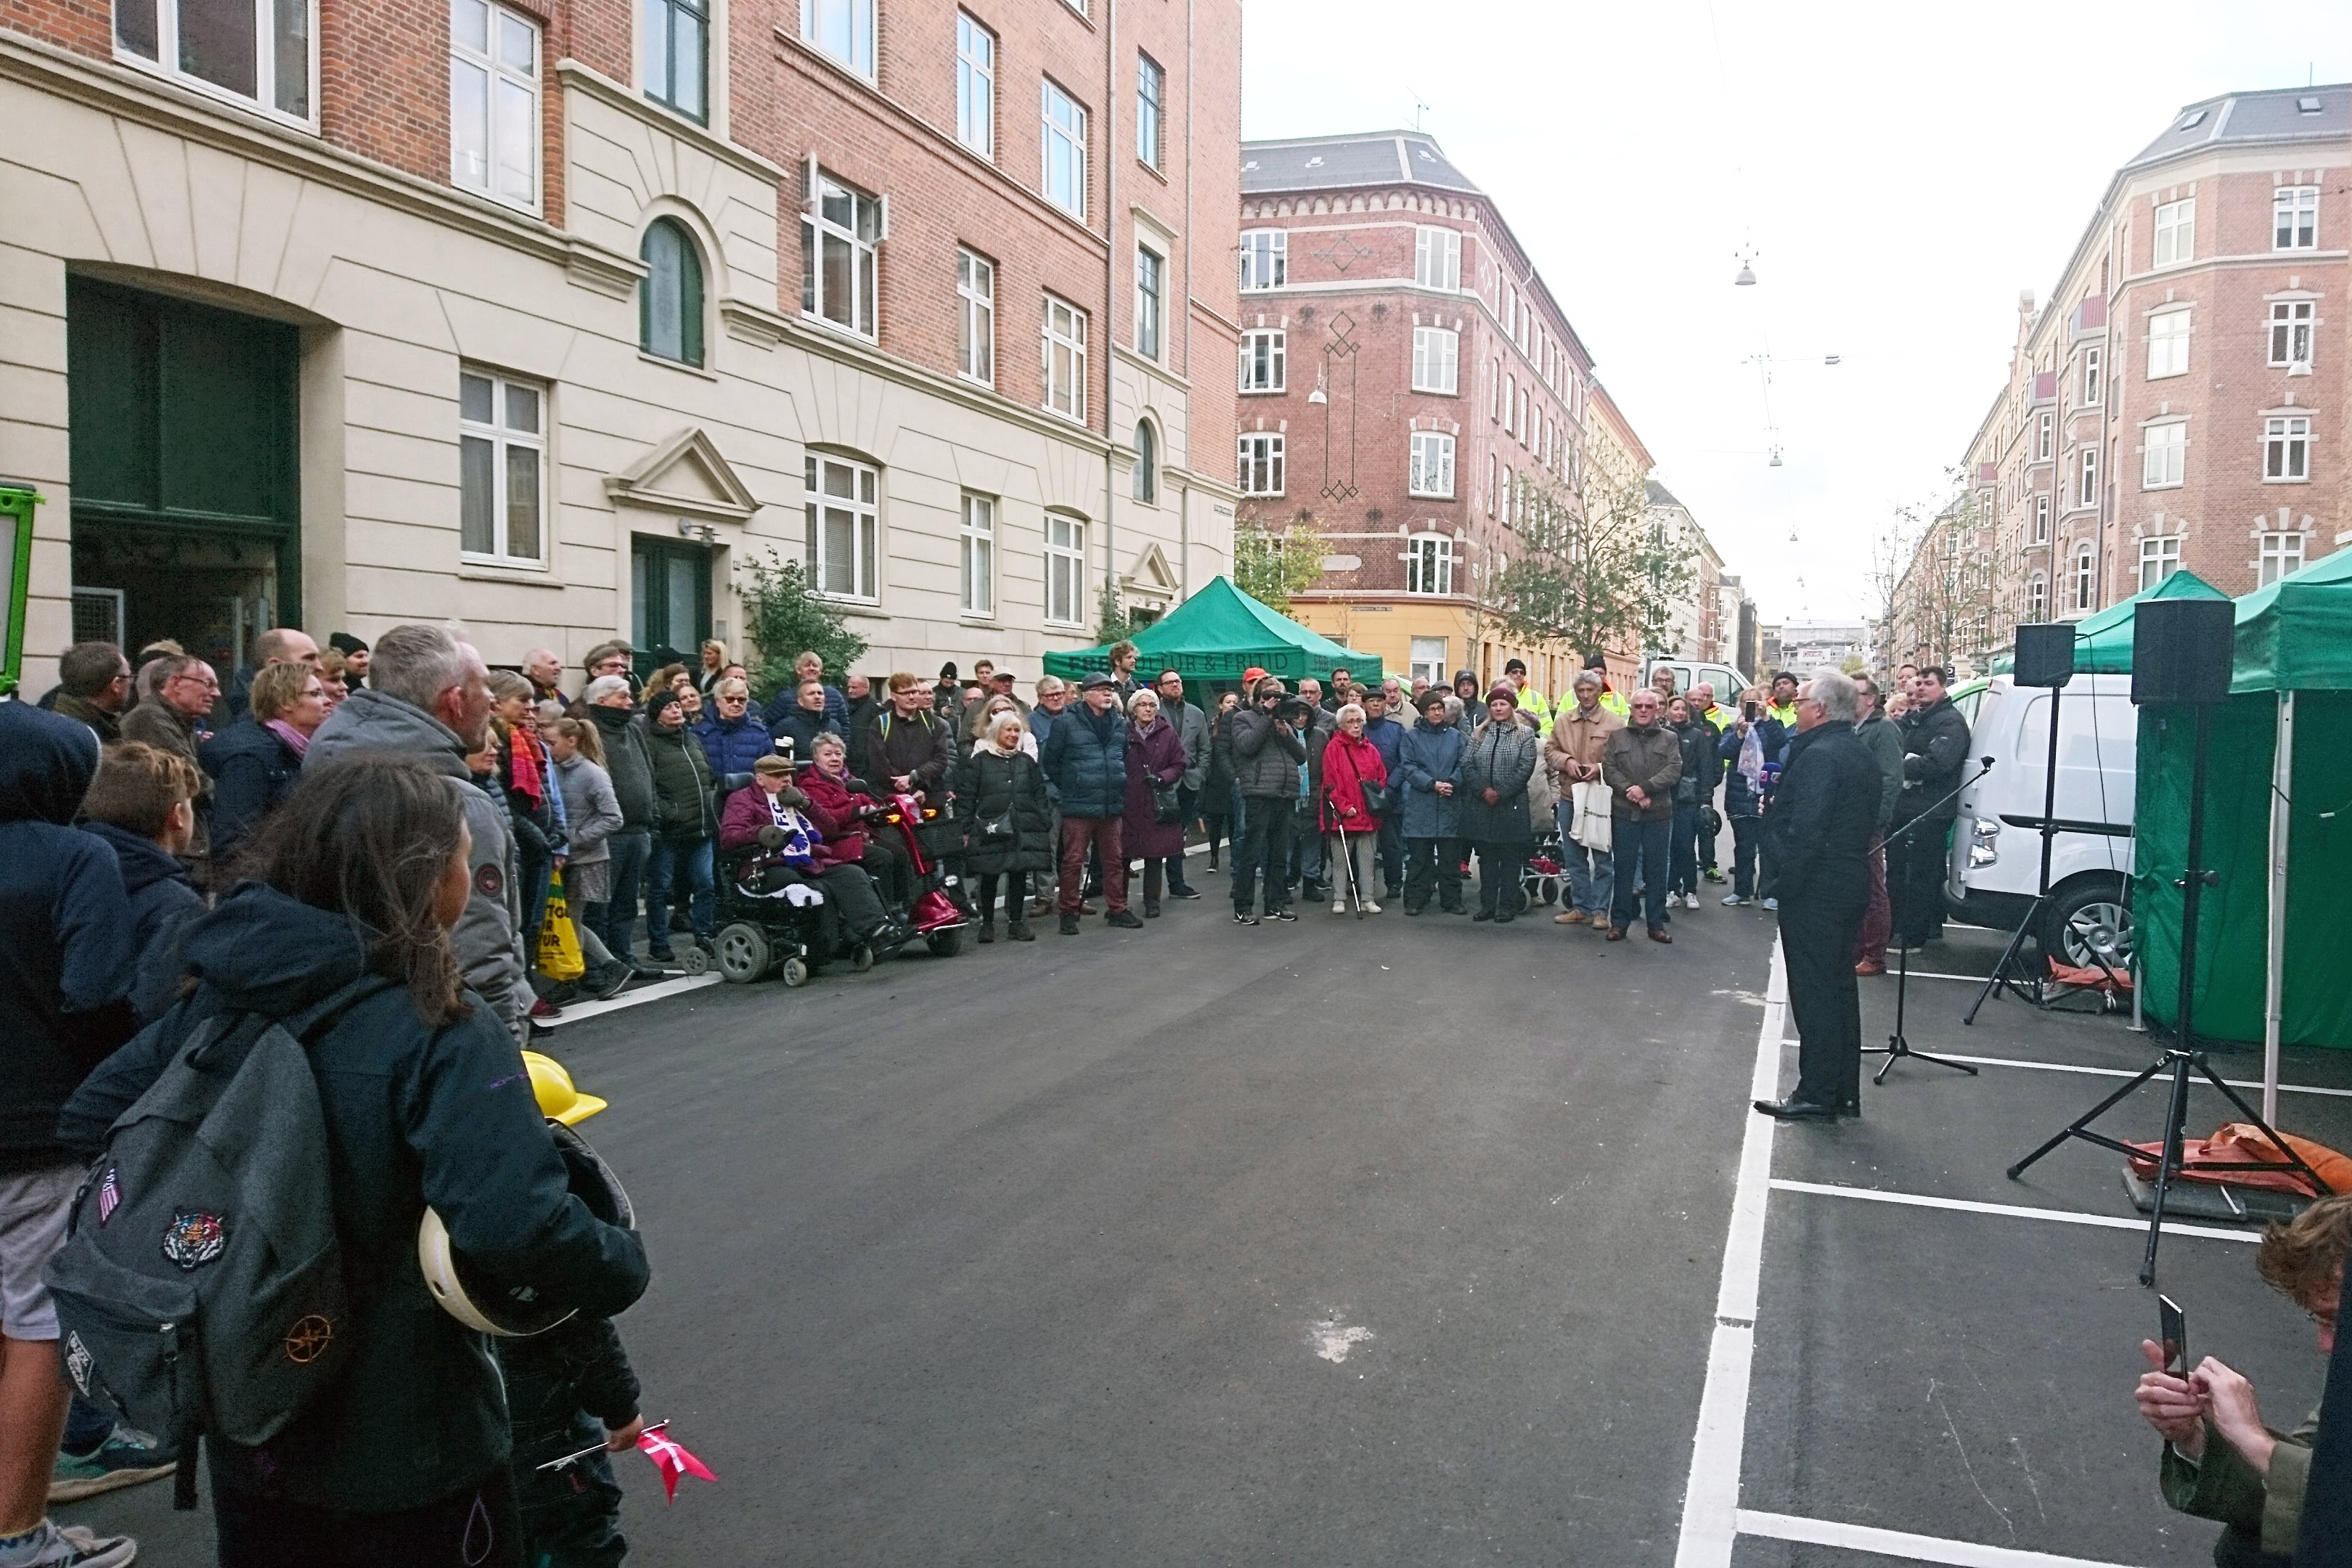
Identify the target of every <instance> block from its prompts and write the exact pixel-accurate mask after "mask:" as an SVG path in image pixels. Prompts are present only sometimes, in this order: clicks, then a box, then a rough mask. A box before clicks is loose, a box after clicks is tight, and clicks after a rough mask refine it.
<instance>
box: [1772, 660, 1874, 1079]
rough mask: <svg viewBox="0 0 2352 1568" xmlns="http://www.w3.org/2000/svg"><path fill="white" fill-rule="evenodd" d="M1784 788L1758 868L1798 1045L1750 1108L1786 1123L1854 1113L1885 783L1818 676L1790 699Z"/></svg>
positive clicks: (1828, 674) (1843, 697)
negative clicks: (1793, 1060) (1792, 1065)
mask: <svg viewBox="0 0 2352 1568" xmlns="http://www.w3.org/2000/svg"><path fill="white" fill-rule="evenodd" d="M1796 708H1797V735H1796V738H1795V739H1794V740H1792V741H1790V742H1789V757H1788V763H1787V764H1786V765H1785V766H1784V767H1783V768H1782V769H1781V771H1780V788H1779V789H1778V790H1776V791H1775V792H1774V793H1773V796H1772V805H1771V807H1770V809H1769V810H1768V811H1767V812H1766V813H1765V814H1764V860H1765V865H1766V866H1767V867H1768V868H1769V873H1770V876H1771V878H1772V881H1773V889H1774V892H1775V895H1776V896H1777V897H1778V898H1779V899H1780V947H1781V959H1782V962H1783V963H1785V964H1786V966H1787V969H1788V975H1789V1010H1790V1013H1791V1014H1793V1015H1794V1016H1795V1017H1796V1020H1797V1033H1798V1034H1799V1036H1801V1037H1802V1040H1803V1046H1802V1048H1801V1050H1800V1051H1799V1053H1798V1057H1797V1087H1796V1089H1794V1090H1793V1091H1792V1092H1791V1093H1790V1096H1789V1098H1788V1099H1786V1100H1758V1101H1757V1102H1756V1109H1757V1110H1760V1111H1762V1112H1763V1113H1764V1114H1765V1115H1767V1116H1775V1117H1779V1118H1780V1119H1781V1120H1782V1121H1797V1120H1812V1121H1835V1120H1836V1119H1837V1118H1838V1117H1839V1116H1840V1115H1841V1114H1843V1115H1851V1116H1859V1115H1861V1114H1862V995H1861V992H1860V990H1859V988H1858V986H1857V984H1856V982H1855V979H1854V973H1853V944H1854V940H1855V938H1856V937H1857V936H1858V935H1859V934H1860V933H1861V931H1862V917H1863V912H1864V910H1866V909H1867V908H1868V907H1869V904H1870V839H1871V835H1872V834H1873V833H1874V832H1875V831H1876V830H1877V827H1878V802H1879V795H1880V792H1881V789H1882V787H1883V780H1882V778H1881V775H1880V773H1879V770H1878V763H1877V762H1876V761H1875V760H1874V759H1873V758H1872V756H1871V754H1870V752H1869V751H1868V750H1867V749H1866V748H1865V747H1864V745H1863V743H1862V742H1860V741H1858V740H1856V739H1855V738H1854V733H1853V725H1854V721H1855V720H1856V719H1857V718H1859V717H1860V716H1861V711H1862V710H1861V699H1860V696H1859V694H1858V693H1857V692H1856V690H1855V689H1854V684H1853V680H1852V679H1850V678H1849V677H1847V676H1844V675H1842V674H1840V673H1839V672H1838V671H1836V670H1834V669H1824V670H1822V671H1821V673H1819V674H1818V675H1815V676H1814V677H1813V679H1811V681H1810V682H1808V683H1807V684H1806V686H1805V687H1804V689H1802V690H1801V692H1800V693H1799V694H1798V698H1797V703H1796Z"/></svg>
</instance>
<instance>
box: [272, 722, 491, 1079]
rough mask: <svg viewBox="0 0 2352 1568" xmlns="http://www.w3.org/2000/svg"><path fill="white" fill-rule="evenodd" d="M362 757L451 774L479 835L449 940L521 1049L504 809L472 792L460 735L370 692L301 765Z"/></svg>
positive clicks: (314, 740) (314, 744)
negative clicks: (396, 757) (468, 885)
mask: <svg viewBox="0 0 2352 1568" xmlns="http://www.w3.org/2000/svg"><path fill="white" fill-rule="evenodd" d="M357 752H399V753H400V754H401V755H403V756H407V757H415V759H416V760H417V761H419V762H421V763H424V764H425V766H426V767H429V768H431V769H433V770H434V771H435V772H436V773H446V774H448V775H449V780H450V786H451V787H452V788H454V789H455V790H456V791H457V799H458V801H459V802H460V804H461V805H463V806H464V808H465V812H466V826H467V830H468V831H469V832H471V833H472V834H473V836H474V858H473V861H472V869H473V888H472V890H471V891H470V892H469V893H467V897H466V912H465V913H464V914H462V915H460V916H458V917H457V929H456V930H454V931H451V932H450V933H449V940H450V941H451V942H454V943H455V944H456V945H457V962H458V963H459V964H460V965H461V966H462V967H463V968H464V970H465V972H466V984H468V985H470V986H472V987H473V988H474V990H475V992H476V993H477V994H478V995H480V997H481V998H482V1000H483V1001H484V1002H486V1003H488V1005H489V1008H490V1012H491V1013H492V1015H494V1016H496V1017H497V1018H498V1020H499V1023H501V1024H503V1025H505V1026H506V1027H507V1031H508V1033H509V1034H511V1035H513V1036H514V1037H515V1040H516V1043H518V1044H521V1043H524V1042H525V1040H526V1038H527V1032H528V1029H529V1025H528V1023H527V1022H526V1018H527V1012H528V1009H529V1008H530V1001H531V993H530V986H529V985H528V984H525V983H524V980H523V960H522V946H521V943H520V942H519V941H518V940H517V937H516V934H515V932H516V928H517V926H518V925H520V922H521V909H520V906H519V905H518V904H517V902H516V899H517V896H518V894H519V892H520V889H517V888H516V886H515V872H514V867H515V858H514V825H513V822H512V820H511V819H510V818H509V816H508V815H507V808H506V803H505V802H503V801H499V800H494V799H492V798H491V797H490V795H489V793H488V791H486V790H480V789H477V788H476V787H474V783H473V774H472V773H471V772H470V771H469V770H468V769H467V766H466V747H465V743H464V742H461V741H459V740H458V739H457V731H455V730H452V729H451V728H449V726H448V725H446V724H444V723H443V722H441V721H440V720H438V719H436V718H435V717H433V715H432V714H430V713H427V712H426V711H425V710H423V709H422V708H418V707H415V706H413V705H412V704H409V703H406V702H403V701H402V700H400V699H399V698H397V697H388V696H386V695H385V694H384V693H383V692H381V691H375V690H371V689H368V688H365V687H362V688H361V689H359V690H357V691H354V692H352V694H351V695H350V696H349V697H346V698H345V699H343V700H342V701H341V702H340V703H338V704H337V705H336V708H335V710H334V711H333V712H332V713H330V714H328V715H327V721H326V722H325V723H323V724H321V725H320V726H319V732H318V733H317V734H315V735H313V736H311V737H310V751H309V752H307V753H305V754H304V757H303V761H304V762H305V763H309V764H310V766H313V767H316V766H318V765H319V764H320V763H330V762H332V761H334V760H335V759H336V758H337V757H347V756H351V755H353V754H355V753H357Z"/></svg>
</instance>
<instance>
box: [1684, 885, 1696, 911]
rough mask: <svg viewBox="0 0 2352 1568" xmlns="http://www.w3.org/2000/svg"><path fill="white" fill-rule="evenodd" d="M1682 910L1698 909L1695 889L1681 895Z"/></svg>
mask: <svg viewBox="0 0 2352 1568" xmlns="http://www.w3.org/2000/svg"><path fill="white" fill-rule="evenodd" d="M1683 908H1685V909H1686V910H1695V909H1696V908H1698V893H1697V891H1696V889H1694V890H1693V891H1691V892H1687V893H1685V894H1684V895H1683Z"/></svg>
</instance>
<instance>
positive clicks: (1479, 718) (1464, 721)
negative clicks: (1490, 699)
mask: <svg viewBox="0 0 2352 1568" xmlns="http://www.w3.org/2000/svg"><path fill="white" fill-rule="evenodd" d="M1454 697H1455V699H1456V700H1459V701H1460V702H1461V704H1462V711H1461V712H1460V713H1458V714H1455V715H1454V725H1455V727H1456V728H1458V729H1460V730H1461V731H1462V738H1463V739H1464V740H1465V741H1467V740H1468V739H1469V738H1470V737H1471V736H1473V735H1475V734H1476V733H1477V732H1478V726H1479V725H1481V724H1483V723H1485V722H1486V699H1485V698H1483V697H1481V696H1479V695H1478V672H1477V671H1475V670H1472V669H1457V670H1455V671H1454ZM1511 701H1512V703H1513V705H1514V706H1516V705H1517V702H1518V698H1517V696H1514V697H1513V698H1512V699H1511Z"/></svg>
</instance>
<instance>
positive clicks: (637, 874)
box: [580, 675, 661, 974]
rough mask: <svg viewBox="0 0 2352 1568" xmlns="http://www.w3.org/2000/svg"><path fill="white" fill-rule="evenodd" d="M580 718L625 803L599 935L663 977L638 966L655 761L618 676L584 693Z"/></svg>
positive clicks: (654, 809) (620, 954) (657, 810)
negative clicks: (600, 747) (593, 736)
mask: <svg viewBox="0 0 2352 1568" xmlns="http://www.w3.org/2000/svg"><path fill="white" fill-rule="evenodd" d="M580 707H581V717H583V718H584V719H586V720H587V721H589V722H590V723H592V724H593V725H595V726H596V735H597V738H598V740H600V741H601V742H603V743H604V759H603V760H604V771H605V772H606V773H610V774H611V775H612V778H613V798H614V800H616V801H618V802H619V803H620V806H621V826H620V830H619V831H618V832H616V833H614V835H613V837H611V838H610V839H608V840H606V843H607V844H608V845H609V846H610V847H611V851H612V866H613V871H612V876H613V886H612V898H611V900H610V901H609V902H607V903H606V904H605V906H604V924H603V925H601V926H599V927H598V928H597V931H596V935H597V937H598V938H599V939H600V940H601V941H602V942H604V945H605V946H606V947H608V948H610V949H611V950H612V952H613V956H614V958H616V959H618V960H620V962H622V963H625V964H627V965H628V966H629V967H630V968H632V969H635V970H636V971H637V972H638V973H642V974H659V973H661V969H660V967H659V966H658V965H654V964H646V963H640V962H638V959H637V956H636V952H637V897H638V894H639V893H640V892H641V891H642V890H643V889H644V885H645V880H646V870H647V868H649V867H650V865H651V864H652V861H653V855H654V826H655V823H656V820H657V819H658V817H659V816H660V814H661V807H660V803H659V802H658V801H657V800H656V798H655V795H654V759H653V752H652V751H651V749H650V748H649V747H648V746H647V744H646V727H645V725H644V724H643V723H641V722H639V720H638V715H637V711H636V709H635V705H634V704H633V703H632V702H631V700H630V696H629V686H628V681H627V679H625V677H622V676H618V675H601V676H598V677H597V678H596V679H593V680H592V681H590V682H589V683H588V685H587V688H586V689H584V690H583V691H582V692H581V694H580Z"/></svg>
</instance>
